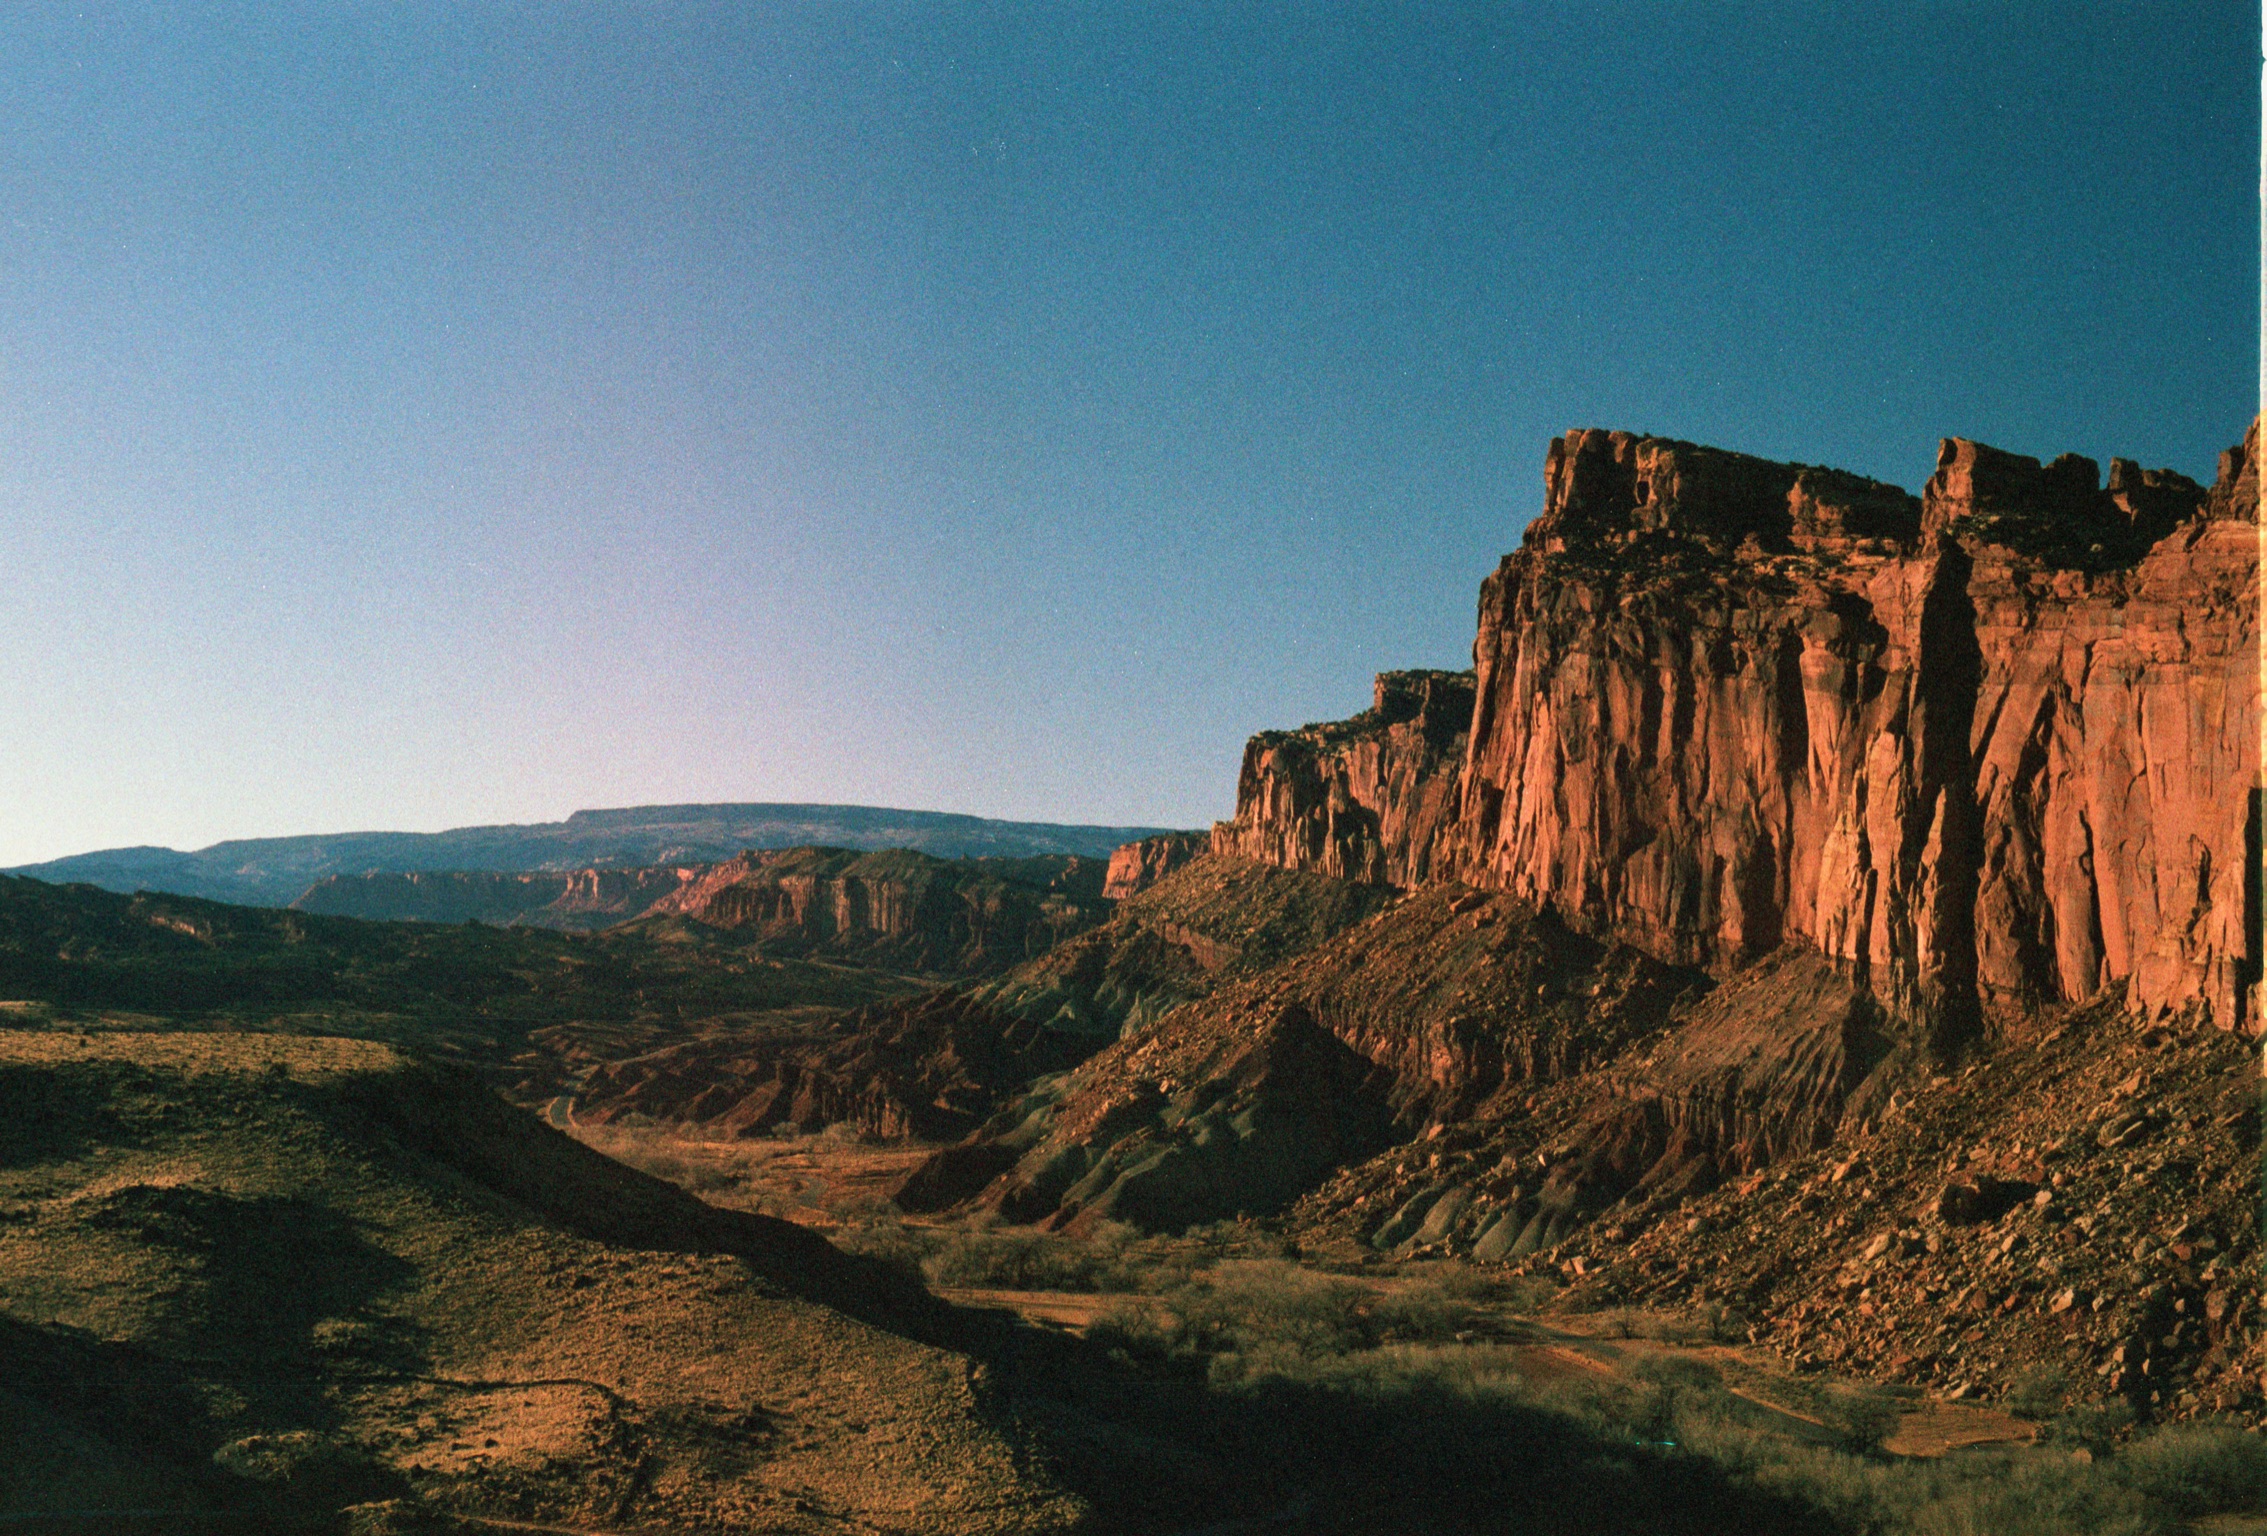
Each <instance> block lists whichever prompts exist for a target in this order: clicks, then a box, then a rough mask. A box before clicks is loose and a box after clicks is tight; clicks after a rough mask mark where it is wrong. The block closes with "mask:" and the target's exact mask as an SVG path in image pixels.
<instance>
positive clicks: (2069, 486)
mask: <svg viewBox="0 0 2267 1536" xmlns="http://www.w3.org/2000/svg"><path fill="white" fill-rule="evenodd" d="M2256 457H2257V427H2256V425H2255V426H2254V428H2253V431H2252V436H2251V438H2250V439H2248V440H2247V442H2246V444H2245V445H2244V446H2243V447H2241V448H2237V449H2232V450H2230V452H2229V453H2228V454H2227V455H2225V456H2223V460H2222V464H2221V473H2220V481H2219V483H2218V484H2217V485H2215V486H2214V487H2212V488H2211V489H2210V490H2209V491H2207V490H2206V489H2204V488H2203V487H2200V486H2197V485H2196V484H2195V483H2193V482H2191V481H2188V480H2186V479H2184V478H2183V477H2181V476H2179V475H2176V474H2173V473H2172V472H2170V471H2142V470H2140V469H2139V468H2138V467H2136V466H2134V465H2133V464H2131V463H2129V462H2127V461H2125V460H2116V461H2113V463H2112V465H2111V471H2110V476H2109V483H2108V485H2107V486H2106V487H2104V486H2103V485H2102V483H2101V479H2100V473H2099V470H2098V469H2097V467H2096V466H2095V465H2094V463H2093V462H2092V461H2091V460H2086V459H2081V458H2077V457H2075V456H2069V455H2066V456H2064V457H2063V458H2061V459H2058V460H2056V461H2054V462H2053V463H2052V464H2047V465H2041V464H2040V463H2039V462H2038V461H2037V460H2035V459H2029V458H2023V457H2020V456H2018V455H2014V454H2007V453H2002V452H1999V451H1997V450H1994V449H1991V448H1987V447H1984V446H1983V445H1981V444H1976V443H1971V442H1966V441H1963V440H1959V439H1952V440H1948V441H1946V442H1945V443H1944V444H1943V445H1942V449H1941V451H1940V455H1939V464H1938V469H1937V473H1936V474H1935V476H1933V477H1932V478H1931V480H1930V482H1929V484H1928V486H1927V488H1926V490H1925V493H1924V495H1923V496H1922V497H1921V498H1920V499H1919V500H1917V501H1916V500H1915V498H1913V497H1911V496H1909V495H1907V494H1906V493H1904V492H1903V491H1900V490H1898V489H1897V488H1896V487H1893V486H1887V485H1882V484H1880V483H1878V482H1873V481H1867V480H1863V479H1860V478H1858V477H1856V476H1852V475H1846V474H1842V473H1840V472H1837V471H1833V470H1824V469H1817V468H1812V467H1808V466H1802V465H1793V464H1775V463H1770V462H1767V461H1764V460H1760V459H1753V458H1748V457H1746V456H1743V455H1739V454H1731V453H1725V452H1722V451H1719V450H1715V449H1709V448H1701V447H1696V446H1694V445H1692V444H1688V443H1678V442H1671V441H1666V440H1662V439H1655V438H1642V437H1636V436H1632V435H1630V434H1626V433H1608V432H1598V431H1584V432H1575V433H1570V434H1569V435H1568V436H1566V437H1564V438H1562V439H1559V440H1558V441H1556V442H1554V443H1553V444H1552V445H1551V450H1550V455H1549V459H1548V463H1547V469H1546V496H1545V503H1544V509H1543V512H1542V515H1541V516H1539V517H1538V518H1537V519H1536V520H1535V522H1534V523H1533V524H1532V525H1531V526H1530V528H1529V529H1528V532H1527V537H1526V541H1525V546H1524V547H1523V548H1522V549H1520V550H1519V551H1518V552H1516V553H1514V554H1512V555H1511V556H1509V557H1507V558H1506V559H1505V561H1504V562H1503V564H1502V566H1501V567H1500V568H1499V569H1498V570H1497V571H1496V572H1495V573H1494V574H1493V575H1491V576H1490V577H1489V578H1488V580H1487V582H1486V583H1485V584H1484V585H1483V587H1482V589H1481V596H1480V615H1479V633H1478V638H1477V641H1476V643H1475V647H1474V654H1475V660H1476V662H1477V670H1478V676H1477V685H1476V694H1477V702H1476V708H1475V710H1474V713H1473V715H1472V718H1471V724H1470V730H1469V734H1468V737H1467V738H1466V740H1465V741H1464V743H1463V749H1462V752H1461V754H1458V753H1457V752H1456V751H1455V748H1454V745H1453V741H1452V738H1451V736H1450V735H1449V734H1447V733H1445V732H1442V731H1439V730H1438V729H1437V728H1436V730H1435V731H1434V732H1432V733H1425V732H1412V731H1411V730H1410V729H1409V727H1408V725H1407V724H1406V723H1405V720H1395V719H1391V718H1389V712H1388V711H1387V710H1386V709H1385V707H1384V688H1383V685H1382V681H1381V692H1380V707H1379V708H1377V709H1374V710H1372V711H1370V712H1369V713H1368V714H1366V715H1364V716H1360V717H1357V718H1356V719H1355V720H1353V721H1349V722H1346V723H1344V724H1343V725H1340V726H1324V727H1309V728H1307V729H1306V730H1305V731H1301V732H1296V733H1289V734H1287V735H1273V734H1271V735H1263V736H1260V737H1257V738H1255V739H1254V740H1253V742H1252V744H1251V746H1250V747H1249V748H1248V749H1247V751H1246V754H1245V760H1244V771H1243V777H1242V780H1241V783H1240V786H1239V792H1238V802H1237V805H1238V808H1237V816H1236V820H1235V821H1233V822H1231V823H1224V824H1223V825H1222V827H1221V828H1220V829H1218V830H1217V831H1216V832H1215V834H1214V839H1215V846H1216V847H1219V848H1223V849H1225V850H1229V851H1235V852H1239V853H1243V854H1245V855H1247V856H1250V857H1254V858H1261V859H1266V860H1269V861H1270V862H1274V863H1278V864H1284V865H1289V866H1292V867H1300V868H1309V869H1317V870H1322V871H1325V872H1328V873H1334V874H1341V875H1344V876H1345V877H1347V878H1353V879H1362V880H1373V881H1385V882H1388V883H1392V884H1397V885H1408V884H1416V883H1419V882H1421V881H1423V880H1425V879H1428V878H1441V877H1447V878H1455V879H1459V880H1462V881H1464V882H1466V883H1469V884H1472V885H1476V886H1480V887H1483V888H1489V889H1495V890H1500V891H1505V892H1509V893H1511V894H1514V895H1517V896H1519V897H1521V898H1523V899H1526V900H1528V901H1531V902H1534V903H1536V904H1537V905H1541V906H1547V907H1550V908H1552V909H1554V910H1556V911H1557V912H1559V913H1560V914H1561V915H1562V916H1563V917H1564V918H1565V919H1566V920H1567V921H1568V922H1569V923H1570V924H1572V925H1574V926H1576V927H1577V928H1580V929H1583V930H1585V931H1589V932H1593V933H1597V934H1601V935H1611V936H1613V937H1616V938H1620V939H1623V940H1625V941H1627V942H1630V943H1632V944H1635V945H1637V946H1639V947H1640V948H1642V949H1645V950H1646V951H1648V952H1650V953H1652V954H1654V955H1656V956H1659V957H1660V958H1663V959H1667V960H1673V961H1678V962H1683V963H1688V964H1697V965H1702V966H1706V967H1708V968H1709V969H1711V970H1714V971H1717V972H1719V973H1725V972H1728V971H1730V970H1733V969H1736V968H1738V967H1740V966H1741V965H1743V964H1745V963H1747V962H1749V961H1751V960H1753V959H1755V958H1757V957H1759V956H1761V955H1763V954H1765V953H1767V952H1769V951H1771V950H1773V949H1776V948H1778V947H1779V946H1781V945H1782V944H1787V943H1795V944H1798V945H1803V946H1807V947H1811V948H1815V949H1817V950H1820V951H1822V952H1824V953H1825V954H1827V955H1828V956H1830V957H1832V958H1834V959H1835V960H1837V961H1839V962H1841V963H1842V964H1843V965H1844V966H1845V968H1846V969H1847V970H1848V971H1849V972H1850V973H1851V974H1852V975H1853V976H1854V977H1855V978H1857V979H1858V980H1860V981H1861V982H1863V983H1864V984H1866V985H1867V986H1868V987H1869V988H1870V989H1871V990H1872V991H1873V992H1874V993H1875V994H1876V995H1877V996H1879V997H1881V998H1882V999H1883V1000H1884V1001H1886V1002H1888V1003H1890V1004H1891V1005H1892V1006H1893V1007H1894V1008H1895V1009H1897V1010H1898V1011H1899V1012H1901V1013H1904V1014H1905V1015H1907V1016H1908V1017H1912V1018H1916V1019H1922V1020H1928V1021H1933V1022H1935V1023H1938V1024H1941V1025H1944V1026H1948V1027H1953V1028H1964V1027H1968V1026H1969V1025H1971V1024H1972V1023H1973V1022H1975V1020H1976V1019H1977V1017H1978V1016H1979V1014H1981V1013H1983V1012H1986V1011H1989V1010H1991V1009H1993V1008H1995V1007H1999V1006H2002V1005H2017V1004H2022V1003H2025V1002H2033V1001H2053V1000H2067V999H2078V998H2083V997H2088V996H2091V995H2093V994H2094V993H2096V992H2098V991H2100V990H2102V989H2103V988H2104V987H2107V986H2111V985H2118V984H2122V985H2123V986H2124V987H2125V989H2126V995H2127V998H2128V1000H2129V1001H2130V1002H2131V1003H2133V1004H2135V1005H2136V1006H2138V1007H2140V1008H2142V1009H2144V1010H2146V1011H2150V1012H2165V1011H2185V1012H2192V1013H2195V1014H2197V1015H2200V1016H2205V1017H2209V1018H2210V1019H2212V1020H2213V1021H2215V1022H2217V1023H2219V1024H2221V1025H2222V1026H2231V1025H2235V1024H2239V1023H2241V1024H2245V1025H2247V1026H2253V1021H2252V1019H2251V1017H2250V1014H2251V1010H2252V1004H2251V1002H2250V999H2249V997H2248V995H2247V994H2248V992H2249V990H2250V988H2251V985H2252V983H2253V982H2255V981H2256V979H2257V977H2256V973H2257V956H2256V953H2255V950H2256V939H2250V940H2248V941H2247V931H2248V930H2247V917H2246V911H2247V907H2246V884H2247V882H2246V861H2245V848H2246V845H2247V842H2246V840H2247V837H2249V838H2253V839H2255V838H2256V836H2257V832H2256V826H2257V819H2256V818H2257V813H2256V810H2255V809H2254V808H2253V805H2254V800H2253V786H2254V785H2255V783H2256V782H2257V777H2258V770H2259V761H2258V741H2259V693H2258V660H2257V653H2256V649H2255V647H2256V644H2257V628H2258V626H2257V600H2256V585H2257V567H2258V531H2257V528H2256V527H2255V526H2254V520H2255V518H2256V515H2257V505H2258V489H2257V473H2256ZM1419 735H1421V736H1422V737H1423V741H1424V745H1423V747H1420V746H1419V743H1418V742H1417V741H1416V740H1414V739H1413V737H1414V736H1419ZM1459 757H1460V759H1461V760H1460V761H1459V760H1458V758H1459ZM2249 921H2250V925H2251V927H2253V928H2255V927H2256V917H2253V918H2251V919H2250V920H2249ZM2247 944H2248V947H2247ZM2253 1027H2255V1026H2253Z"/></svg>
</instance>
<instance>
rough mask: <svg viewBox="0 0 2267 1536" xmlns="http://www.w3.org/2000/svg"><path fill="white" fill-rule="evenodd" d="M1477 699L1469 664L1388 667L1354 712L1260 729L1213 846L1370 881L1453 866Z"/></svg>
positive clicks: (1414, 877)
mask: <svg viewBox="0 0 2267 1536" xmlns="http://www.w3.org/2000/svg"><path fill="white" fill-rule="evenodd" d="M1472 698H1473V694H1472V674H1471V673H1469V672H1382V673H1380V674H1378V679H1377V687H1376V702H1375V703H1374V704H1372V706H1371V707H1370V708H1369V709H1367V710H1365V711H1363V712H1362V713H1361V714H1359V715H1356V716H1355V717H1354V718H1353V719H1351V720H1343V721H1332V722H1329V723H1326V724H1321V725H1310V726H1306V727H1304V728H1302V729H1300V730H1296V731H1268V732H1264V733H1262V734H1261V735H1258V736H1254V737H1253V738H1252V739H1251V742H1250V743H1249V744H1248V745H1247V746H1246V747H1245V748H1244V766H1243V772H1242V774H1241V775H1240V776H1239V777H1238V779H1237V784H1236V819H1235V820H1234V821H1224V822H1221V823H1220V824H1218V825H1217V826H1216V827H1215V828H1214V829H1213V833H1212V850H1213V852H1215V853H1223V854H1231V855H1235V856H1238V857H1242V858H1249V859H1258V860H1261V861H1262V862H1265V863H1270V864H1280V865H1283V866H1284V867H1286V868H1290V869H1307V870H1313V871H1316V872H1318V873H1321V874H1327V875H1334V876H1337V877H1338V878H1340V879H1343V880H1359V881H1363V882H1365V883H1369V884H1383V885H1417V884H1421V883H1422V882H1424V881H1425V880H1427V879H1430V878H1431V877H1432V876H1434V875H1435V874H1437V873H1441V872H1442V871H1441V868H1440V861H1441V856H1442V853H1443V852H1444V850H1445V848H1446V845H1447V843H1448V841H1449V839H1450V838H1451V837H1452V835H1453V834H1454V832H1455V829H1456V806H1457V800H1456V773H1457V770H1458V768H1459V767H1461V766H1462V764H1463V761H1464V753H1465V745H1466V732H1467V728H1468V727H1469V726H1470V725H1471V722H1472Z"/></svg>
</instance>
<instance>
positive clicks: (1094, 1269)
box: [921, 1229, 1141, 1291]
mask: <svg viewBox="0 0 2267 1536" xmlns="http://www.w3.org/2000/svg"><path fill="white" fill-rule="evenodd" d="M1126 1246H1127V1242H1126V1235H1125V1232H1124V1229H1110V1230H1105V1231H1103V1232H1099V1233H1096V1234H1095V1235H1094V1236H1092V1237H1088V1238H1072V1237H1064V1236H1060V1235H1057V1234H1055V1233H1048V1232H1000V1231H985V1230H981V1229H978V1230H964V1231H959V1232H954V1233H951V1234H949V1235H946V1236H944V1237H942V1238H941V1239H939V1241H938V1243H937V1246H936V1247H935V1248H934V1249H933V1250H932V1251H931V1252H930V1253H929V1254H928V1255H927V1256H926V1258H925V1259H924V1260H923V1262H922V1266H921V1267H922V1272H923V1273H924V1274H925V1275H926V1276H927V1277H928V1281H929V1283H930V1284H931V1285H948V1286H966V1287H970V1288H974V1289H989V1290H1003V1291H1123V1290H1132V1289H1134V1288H1135V1287H1136V1286H1137V1285H1138V1284H1139V1282H1140V1278H1141V1277H1140V1273H1139V1271H1138V1270H1137V1269H1136V1268H1135V1266H1133V1265H1132V1264H1130V1263H1129V1262H1127V1259H1126V1254H1125V1249H1126Z"/></svg>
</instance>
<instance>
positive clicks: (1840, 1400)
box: [1819, 1386, 1901, 1455]
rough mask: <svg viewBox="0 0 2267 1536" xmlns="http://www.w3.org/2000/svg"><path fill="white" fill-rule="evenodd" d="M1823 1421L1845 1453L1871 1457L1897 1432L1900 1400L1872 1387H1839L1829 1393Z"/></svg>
mask: <svg viewBox="0 0 2267 1536" xmlns="http://www.w3.org/2000/svg"><path fill="white" fill-rule="evenodd" d="M1822 1406H1823V1409H1824V1412H1822V1413H1821V1414H1820V1416H1819V1417H1820V1419H1821V1421H1822V1422H1823V1423H1824V1424H1825V1425H1826V1427H1827V1429H1828V1430H1829V1431H1830V1432H1831V1433H1832V1434H1833V1436H1834V1439H1835V1441H1836V1443H1837V1444H1839V1445H1840V1446H1841V1447H1842V1449H1843V1450H1845V1451H1849V1452H1851V1453H1853V1454H1856V1455H1868V1454H1871V1453H1873V1452H1876V1451H1879V1450H1880V1449H1881V1443H1882V1442H1883V1441H1884V1440H1887V1439H1888V1438H1889V1437H1890V1436H1891V1435H1893V1434H1895V1433H1896V1432H1897V1421H1898V1419H1899V1417H1900V1416H1901V1415H1900V1414H1899V1412H1898V1408H1897V1403H1896V1400H1895V1399H1893V1398H1891V1397H1890V1396H1889V1395H1888V1394H1887V1393H1885V1392H1882V1391H1880V1390H1878V1389H1876V1388H1872V1387H1861V1386H1838V1387H1835V1388H1834V1389H1833V1390H1831V1391H1829V1392H1828V1393H1827V1394H1826V1400H1825V1402H1824V1404H1823V1405H1822Z"/></svg>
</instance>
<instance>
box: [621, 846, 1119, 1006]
mask: <svg viewBox="0 0 2267 1536" xmlns="http://www.w3.org/2000/svg"><path fill="white" fill-rule="evenodd" d="M1102 877H1103V864H1102V861H1101V860H1099V859H1089V858H1082V857H1079V856H1076V855H1061V856H1052V857H1041V858H1030V859H935V858H931V857H930V856H929V855H927V854H924V853H914V852H911V851H909V850H906V849H892V850H889V851H886V852H881V853H853V852H850V851H849V850H847V849H841V848H791V849H785V850H780V851H776V852H775V851H768V850H751V851H749V852H747V853H743V854H741V855H740V856H739V857H738V858H736V859H729V860H727V861H725V862H724V863H722V864H719V865H717V866H715V867H714V868H713V869H710V870H708V871H707V872H706V873H704V874H702V875H701V876H700V877H699V878H698V879H696V880H693V881H691V882H690V883H688V884H687V885H685V886H684V888H683V889H681V890H679V891H677V892H676V893H674V894H672V895H671V896H669V897H667V898H665V899H664V900H662V901H660V902H658V903H656V904H655V906H654V907H653V909H652V911H653V913H654V915H656V916H662V915H667V914H671V913H677V914H682V915H684V916H687V917H691V918H694V919H696V920H698V921H700V922H703V923H707V924H709V925H710V926H712V927H718V928H728V929H735V930H739V931H743V932H748V933H750V934H751V936H752V937H753V939H754V940H755V942H757V943H760V944H761V945H762V946H763V947H764V948H765V949H766V950H767V951H768V952H770V953H773V954H781V955H812V956H826V957H829V958H836V959H849V960H856V961H860V962H866V963H876V964H880V963H887V964H889V965H892V966H894V967H896V968H898V969H901V970H907V971H925V972H937V973H944V974H952V975H962V976H972V975H987V974H991V973H993V972H997V971H1002V970H1005V969H1007V968H1008V967H1009V966H1012V965H1016V964H1019V963H1021V962H1022V961H1025V960H1028V959H1031V958H1033V957H1034V956H1037V955H1041V954H1044V953H1046V952H1047V951H1048V950H1050V949H1052V948H1053V947H1054V946H1055V945H1056V944H1058V943H1060V942H1061V941H1062V940H1064V939H1066V938H1068V937H1070V936H1071V935H1073V934H1076V933H1082V932H1084V931H1085V930H1087V929H1089V928H1092V927H1094V926H1095V925H1096V924H1098V923H1100V922H1102V921H1103V920H1104V919H1105V918H1107V917H1108V916H1109V914H1110V909H1111V903H1110V902H1109V901H1107V900H1105V899H1104V898H1103V896H1102V894H1101V890H1102Z"/></svg>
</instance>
